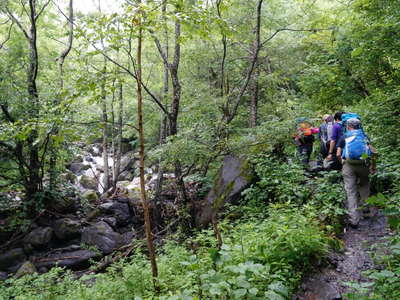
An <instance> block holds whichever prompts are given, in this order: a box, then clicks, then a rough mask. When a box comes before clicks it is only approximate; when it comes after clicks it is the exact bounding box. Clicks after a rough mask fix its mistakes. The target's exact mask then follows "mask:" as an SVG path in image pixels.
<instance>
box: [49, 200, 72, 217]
mask: <svg viewBox="0 0 400 300" xmlns="http://www.w3.org/2000/svg"><path fill="white" fill-rule="evenodd" d="M75 204H76V200H75V199H74V198H72V197H58V198H55V199H54V200H52V201H51V202H50V203H49V205H48V208H49V209H50V210H55V211H57V212H59V213H66V212H72V211H74V210H75Z"/></svg>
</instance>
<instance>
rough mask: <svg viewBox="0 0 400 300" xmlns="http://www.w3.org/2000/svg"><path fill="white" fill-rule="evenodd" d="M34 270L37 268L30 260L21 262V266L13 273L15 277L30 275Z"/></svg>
mask: <svg viewBox="0 0 400 300" xmlns="http://www.w3.org/2000/svg"><path fill="white" fill-rule="evenodd" d="M36 272H37V270H36V267H35V265H34V264H33V263H31V262H30V261H27V262H25V263H23V264H22V266H21V267H19V269H18V271H17V273H15V278H21V277H22V276H25V275H30V274H33V273H36Z"/></svg>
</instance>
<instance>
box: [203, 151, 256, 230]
mask: <svg viewBox="0 0 400 300" xmlns="http://www.w3.org/2000/svg"><path fill="white" fill-rule="evenodd" d="M254 178H255V173H254V170H253V169H252V167H251V165H250V164H249V162H248V161H247V160H246V159H245V158H243V157H237V156H232V155H227V156H225V158H224V163H223V166H222V167H221V169H220V170H219V172H218V175H217V177H216V178H215V180H214V185H213V187H212V189H211V191H210V192H209V193H208V195H207V197H206V199H204V200H203V201H202V202H201V205H200V207H198V213H197V215H196V223H197V225H198V226H200V227H203V226H206V225H207V224H208V223H210V222H211V220H212V218H213V216H214V215H215V214H216V213H217V212H218V211H219V210H221V209H222V208H223V206H224V205H225V204H226V203H235V202H237V201H238V200H239V199H240V197H241V193H242V191H243V190H244V189H246V188H247V187H248V186H249V185H250V184H251V183H252V181H253V179H254Z"/></svg>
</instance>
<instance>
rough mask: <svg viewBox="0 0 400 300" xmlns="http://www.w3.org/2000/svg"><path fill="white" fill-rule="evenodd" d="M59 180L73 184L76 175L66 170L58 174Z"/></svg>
mask: <svg viewBox="0 0 400 300" xmlns="http://www.w3.org/2000/svg"><path fill="white" fill-rule="evenodd" d="M59 178H60V180H61V181H62V182H69V183H74V182H75V181H76V175H75V174H74V173H72V172H69V171H68V170H67V172H65V173H62V174H60V177H59Z"/></svg>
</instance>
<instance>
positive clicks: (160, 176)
mask: <svg viewBox="0 0 400 300" xmlns="http://www.w3.org/2000/svg"><path fill="white" fill-rule="evenodd" d="M161 10H162V17H163V21H164V50H163V51H164V55H165V57H166V60H163V65H164V80H163V97H162V100H163V102H164V105H165V106H166V107H168V105H167V99H168V92H169V80H168V77H169V66H168V59H169V38H168V27H167V26H168V24H167V19H166V12H167V1H166V0H164V1H163V3H162V7H161ZM160 118H161V120H160V136H159V143H160V145H162V144H164V143H165V139H166V137H167V132H168V126H167V121H168V119H167V116H166V115H165V114H164V113H163V112H161V113H160ZM161 162H162V158H160V160H159V162H158V172H157V181H156V184H155V187H154V198H155V199H156V200H157V199H159V197H160V194H161V191H162V185H163V181H164V168H163V167H162V166H161Z"/></svg>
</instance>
